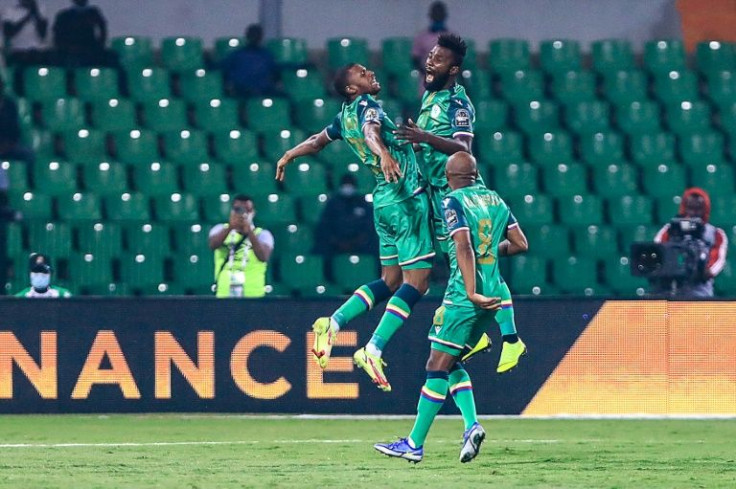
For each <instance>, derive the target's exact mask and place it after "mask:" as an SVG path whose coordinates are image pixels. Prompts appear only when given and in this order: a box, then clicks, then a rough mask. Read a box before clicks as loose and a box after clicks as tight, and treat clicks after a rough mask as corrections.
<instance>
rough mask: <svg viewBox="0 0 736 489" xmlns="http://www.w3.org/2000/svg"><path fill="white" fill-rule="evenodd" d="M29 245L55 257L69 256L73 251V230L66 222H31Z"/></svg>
mask: <svg viewBox="0 0 736 489" xmlns="http://www.w3.org/2000/svg"><path fill="white" fill-rule="evenodd" d="M28 246H29V247H30V249H31V250H33V251H34V252H37V253H43V254H44V255H47V256H53V257H54V259H59V258H67V257H68V256H69V254H70V253H71V251H72V230H71V228H70V227H69V224H67V223H64V222H42V221H39V222H32V223H29V225H28Z"/></svg>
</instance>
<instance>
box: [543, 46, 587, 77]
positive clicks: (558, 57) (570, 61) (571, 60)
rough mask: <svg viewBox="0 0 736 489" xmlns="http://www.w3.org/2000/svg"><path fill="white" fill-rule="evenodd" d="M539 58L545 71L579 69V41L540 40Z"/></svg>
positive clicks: (554, 71)
mask: <svg viewBox="0 0 736 489" xmlns="http://www.w3.org/2000/svg"><path fill="white" fill-rule="evenodd" d="M539 60H540V63H541V65H542V69H543V70H544V71H546V72H547V73H560V72H563V73H564V72H567V71H570V70H579V69H580V43H579V42H578V41H573V40H570V39H555V40H549V41H542V42H541V43H540V45H539Z"/></svg>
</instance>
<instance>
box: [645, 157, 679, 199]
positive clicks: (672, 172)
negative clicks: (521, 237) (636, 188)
mask: <svg viewBox="0 0 736 489" xmlns="http://www.w3.org/2000/svg"><path fill="white" fill-rule="evenodd" d="M642 181H643V183H644V189H645V190H646V192H647V193H648V194H649V195H651V196H652V197H665V196H669V195H672V194H673V193H679V192H680V191H681V190H684V189H685V188H686V187H687V179H686V175H685V168H684V167H682V166H681V165H678V164H669V165H668V164H664V163H661V164H659V165H653V166H649V167H647V168H644V173H643V178H642Z"/></svg>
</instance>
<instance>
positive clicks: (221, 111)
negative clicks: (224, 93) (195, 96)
mask: <svg viewBox="0 0 736 489" xmlns="http://www.w3.org/2000/svg"><path fill="white" fill-rule="evenodd" d="M194 113H195V119H196V121H197V127H198V128H199V129H201V130H202V131H207V132H216V131H227V130H231V129H237V128H239V127H240V114H239V109H238V103H237V102H236V101H234V100H229V99H219V98H213V99H211V100H202V101H200V102H198V103H196V104H195V106H194Z"/></svg>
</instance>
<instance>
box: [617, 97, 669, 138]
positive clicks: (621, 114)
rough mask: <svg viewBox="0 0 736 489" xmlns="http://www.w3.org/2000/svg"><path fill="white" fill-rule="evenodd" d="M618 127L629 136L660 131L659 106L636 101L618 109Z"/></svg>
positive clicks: (650, 102)
mask: <svg viewBox="0 0 736 489" xmlns="http://www.w3.org/2000/svg"><path fill="white" fill-rule="evenodd" d="M616 121H617V125H618V127H619V128H620V129H621V130H622V131H623V132H625V133H627V134H641V133H643V132H655V131H659V130H660V128H661V124H660V122H659V105H657V103H656V102H652V101H648V100H643V101H639V100H635V101H633V102H628V103H625V104H621V105H619V106H618V107H616Z"/></svg>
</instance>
